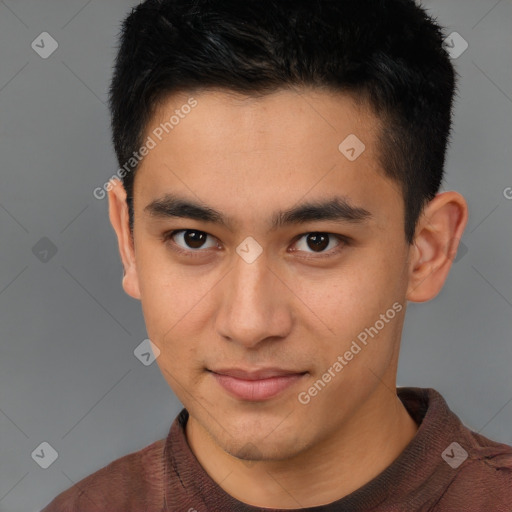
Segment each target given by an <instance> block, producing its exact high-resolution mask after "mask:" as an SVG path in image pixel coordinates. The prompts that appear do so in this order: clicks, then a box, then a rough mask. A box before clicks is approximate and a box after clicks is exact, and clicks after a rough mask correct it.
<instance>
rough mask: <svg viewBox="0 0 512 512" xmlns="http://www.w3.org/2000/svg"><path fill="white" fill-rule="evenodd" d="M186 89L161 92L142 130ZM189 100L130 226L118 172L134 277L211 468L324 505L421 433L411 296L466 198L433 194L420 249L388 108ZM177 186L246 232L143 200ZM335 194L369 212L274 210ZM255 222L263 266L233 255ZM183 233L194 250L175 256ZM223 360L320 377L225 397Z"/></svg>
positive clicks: (425, 279) (317, 96)
mask: <svg viewBox="0 0 512 512" xmlns="http://www.w3.org/2000/svg"><path fill="white" fill-rule="evenodd" d="M189 97H190V95H187V94H179V95H178V94H177V95H173V96H171V97H169V98H167V99H166V100H165V101H164V102H162V104H161V105H160V107H159V109H158V110H157V111H156V113H155V115H154V117H153V119H152V121H151V123H150V124H149V126H148V130H147V133H146V136H147V135H150V134H151V130H152V129H153V128H154V127H156V126H158V125H159V124H160V123H161V122H162V121H164V120H167V119H169V118H170V116H171V115H172V114H173V113H174V111H175V109H177V108H178V109H179V108H180V106H181V105H183V104H184V103H186V102H187V100H188V99H189ZM193 97H194V98H195V99H196V100H197V102H198V104H197V106H196V107H195V108H194V109H193V110H192V112H191V113H189V114H188V115H187V116H186V117H185V118H184V119H182V120H180V123H179V125H177V126H175V128H174V129H173V130H172V131H171V132H170V133H169V134H168V135H167V136H166V137H165V138H163V140H162V141H161V142H158V144H157V146H156V147H155V148H154V149H152V150H151V151H150V153H149V154H148V155H147V156H146V157H145V158H144V159H143V161H142V162H141V165H140V167H139V169H138V170H137V174H136V178H135V188H134V211H135V213H134V232H133V240H132V238H131V236H130V232H129V228H128V209H127V206H126V194H125V191H124V188H123V187H122V185H120V184H119V182H114V185H115V186H113V188H112V190H111V191H109V206H110V219H111V222H112V225H113V227H114V229H115V231H116V234H117V237H118V242H119V249H120V253H121V258H122V262H123V266H124V268H125V276H124V278H123V287H124V289H125V291H126V293H128V294H129V295H130V296H132V297H134V298H136V299H140V300H141V304H142V308H143V313H144V317H145V322H146V326H147V330H148V335H149V337H150V339H151V340H152V341H153V343H154V344H155V345H156V346H157V347H158V348H159V349H160V351H161V353H160V356H159V357H158V358H157V363H158V365H159V367H160V370H161V372H162V374H163V376H164V378H165V379H166V380H167V382H168V383H169V385H170V386H171V388H172V389H173V391H174V392H175V393H176V395H177V397H178V398H179V399H180V401H181V402H182V403H183V405H184V406H185V407H186V408H187V410H188V411H189V414H190V418H189V421H188V424H187V427H186V435H187V440H188V442H189V445H190V447H191V449H192V451H193V453H194V454H195V456H196V457H197V459H198V460H199V462H200V464H201V465H202V466H203V468H204V469H205V470H206V472H207V473H208V474H209V475H210V476H211V478H212V479H213V480H215V481H216V482H217V483H218V484H219V485H220V486H221V487H222V488H223V489H224V490H225V491H226V492H228V493H229V494H231V495H232V496H233V497H235V498H237V499H238V500H240V501H243V502H245V503H248V504H251V505H254V506H259V507H269V508H271V507H274V508H301V507H312V506H318V505H322V504H327V503H330V502H332V501H335V500H337V499H340V498H342V497H343V496H346V495H347V494H349V493H351V492H352V491H354V490H356V489H358V488H359V487H361V486H362V485H364V484H365V483H367V482H368V481H369V480H371V479H372V478H374V477H375V476H377V475H378V474H379V473H380V472H381V471H383V470H384V469H385V468H386V467H387V466H389V465H390V464H391V463H392V462H393V461H394V460H395V459H396V457H397V456H398V455H399V454H400V453H401V452H402V451H403V450H404V448H405V447H406V446H407V444H408V443H409V442H410V441H411V439H412V438H413V437H414V435H415V433H416V431H417V428H418V426H417V425H416V423H415V422H414V421H413V420H412V418H411V417H410V416H409V414H408V413H407V411H406V409H405V408H404V407H403V405H402V403H401V402H400V400H399V399H398V398H397V396H396V389H395V387H396V373H397V364H398V355H399V347H400V339H401V332H402V326H403V321H404V316H405V312H406V306H407V301H413V302H423V301H427V300H430V299H432V298H433V297H435V296H436V295H437V294H438V293H439V291H440V290H441V288H442V286H443V284H444V282H445V279H446V277H447V275H448V272H449V269H450V267H451V264H452V261H453V257H454V254H455V251H456V246H457V241H458V240H460V238H461V237H462V233H463V231H464V228H465V226H466V223H467V216H468V213H467V205H466V202H465V200H464V198H463V197H462V196H461V195H460V194H459V193H457V192H454V191H447V192H443V193H440V194H438V195H437V196H436V197H435V198H434V199H433V200H432V201H431V202H430V203H428V205H427V206H426V207H425V209H424V212H423V214H422V216H421V218H420V219H419V222H418V224H417V228H416V234H415V240H414V243H413V244H411V245H409V244H407V242H406V240H405V235H404V206H403V198H402V195H401V192H400V189H399V186H398V184H397V183H396V182H394V181H392V180H390V179H389V178H387V177H386V176H385V174H384V172H383V170H382V169H381V168H380V166H379V163H378V153H377V145H376V140H377V135H378V133H379V127H380V124H379V120H378V119H377V118H376V117H375V116H374V115H373V114H372V113H371V111H369V110H368V109H366V108H364V106H362V105H358V104H356V103H355V102H354V101H353V100H352V99H351V98H350V97H349V96H346V95H341V94H334V93H330V92H326V91H319V90H313V89H309V90H305V89H304V90H300V91H295V90H293V91H291V90H287V91H285V90H283V91H279V92H276V93H273V94H271V95H267V96H265V97H263V98H258V99H256V98H244V97H243V96H239V95H236V94H234V93H228V92H222V91H214V90H206V91H200V92H198V93H194V94H193ZM349 134H356V135H357V137H358V138H359V139H360V140H362V141H363V142H364V144H365V146H366V149H365V151H364V152H363V153H362V154H361V155H360V156H359V157H358V158H357V159H356V160H355V161H349V160H348V159H347V158H345V156H344V155H343V154H342V153H341V152H340V151H339V150H338V145H339V144H340V142H341V141H342V140H344V139H345V138H346V137H347V135H349ZM167 193H179V194H180V195H183V196H186V197H187V198H189V199H192V200H195V201H201V202H202V203H204V204H206V205H209V206H210V207H212V208H215V209H216V210H219V211H220V212H222V213H223V214H224V215H226V216H229V217H230V218H232V219H233V223H234V226H233V230H230V229H227V228H226V227H223V226H219V225H216V224H213V223H208V222H202V221H197V220H191V219H184V218H155V216H152V215H150V214H149V213H147V212H145V211H144V208H145V207H146V206H147V205H148V204H149V203H151V202H152V201H154V200H155V199H159V198H161V197H162V196H164V195H165V194H167ZM334 194H337V195H343V196H344V197H345V198H347V199H348V200H349V202H350V204H352V205H354V206H358V207H362V208H364V209H366V210H368V211H369V212H370V213H371V218H370V219H369V220H368V221H366V222H359V223H357V222H352V223H351V222H346V221H344V222H334V221H330V220H327V221H326V220H322V221H312V222H307V223H305V224H302V225H300V224H299V225H289V226H284V227H282V228H279V229H276V230H274V231H271V230H269V229H268V223H269V222H270V219H271V217H272V214H273V213H274V212H276V211H277V210H284V209H287V208H290V207H292V206H294V205H296V204H298V203H302V202H304V201H306V200H324V199H327V198H331V197H332V196H333V195H334ZM179 229H190V230H199V231H202V232H205V233H207V234H208V235H209V236H208V237H207V239H206V240H205V242H204V243H205V248H202V247H199V248H197V247H198V246H197V245H196V246H191V245H190V244H189V245H187V243H186V240H185V239H184V238H183V237H179V236H175V237H174V238H173V239H170V240H169V239H168V240H167V241H164V240H163V235H164V234H165V233H167V232H170V231H173V230H179ZM315 232H317V233H318V232H320V233H332V234H335V235H343V236H346V237H349V242H348V243H343V242H342V241H341V240H338V239H336V237H335V236H332V237H330V240H331V241H330V242H329V246H328V247H326V248H323V249H320V250H319V252H316V251H315V246H314V245H311V244H308V243H307V234H308V233H315ZM301 235H303V236H302V237H301ZM248 236H251V237H253V238H254V239H255V240H256V241H257V242H258V244H259V245H260V246H261V248H262V251H263V252H262V253H261V254H260V256H259V257H258V258H257V259H256V260H255V261H254V262H252V263H251V264H248V263H247V262H246V261H245V260H244V259H242V258H241V257H240V256H239V255H238V254H237V252H236V248H237V246H239V245H240V244H241V242H242V241H243V240H244V239H245V238H246V237H248ZM173 240H174V247H176V246H178V247H181V248H182V249H184V250H188V251H190V252H192V251H195V253H194V254H195V255H196V256H197V257H191V256H187V255H180V254H178V253H177V252H175V251H174V250H173V248H172V247H173ZM337 249H339V251H338V252H336V250H337ZM198 251H199V254H198ZM327 253H331V256H330V257H322V254H327ZM396 302H397V303H399V304H401V305H402V306H403V307H402V310H401V311H400V312H399V313H397V314H396V316H395V317H394V318H393V319H392V320H390V321H389V322H387V323H386V324H385V326H384V327H383V328H382V329H381V330H380V331H379V333H378V335H377V336H375V337H374V338H373V339H372V338H369V341H368V344H367V345H366V346H362V349H361V351H360V352H359V353H357V355H355V356H354V357H353V359H352V360H350V361H349V362H347V365H346V366H344V367H343V370H342V371H340V372H339V373H336V376H335V377H334V378H332V380H331V381H330V382H329V383H328V384H327V385H326V386H325V388H323V389H322V390H321V391H320V392H318V394H317V395H316V396H314V397H312V398H311V400H310V402H309V403H308V404H302V403H300V402H299V401H298V394H299V393H300V392H302V391H307V390H308V389H309V388H310V387H311V385H312V384H313V383H314V382H315V381H317V380H318V379H319V378H321V377H322V375H323V374H324V373H325V372H326V371H328V369H329V368H331V367H332V366H333V364H334V363H335V361H336V360H337V358H338V356H339V355H343V354H344V353H345V352H346V351H347V350H349V348H350V346H351V343H352V341H353V340H355V339H356V337H357V335H358V334H359V333H361V332H362V331H364V329H365V328H368V327H370V326H374V325H375V323H376V321H377V320H379V318H381V317H380V315H381V314H384V313H385V312H386V311H387V310H388V309H389V308H391V306H392V304H394V303H396ZM226 367H231V368H235V367H236V368H244V369H258V368H266V367H279V368H284V369H289V370H294V371H297V372H307V373H306V374H305V375H304V376H303V377H301V378H300V379H298V380H297V381H296V382H295V383H294V384H292V385H291V386H290V387H289V388H287V389H286V390H284V391H283V392H282V393H280V394H279V395H277V396H275V397H273V398H270V399H268V400H263V401H258V402H251V401H247V400H241V399H238V398H234V397H233V396H231V395H229V394H228V393H227V392H226V391H225V390H224V389H223V388H222V387H221V386H220V385H219V384H218V383H217V381H216V380H215V379H214V377H213V375H212V373H210V372H209V371H207V369H218V368H226Z"/></svg>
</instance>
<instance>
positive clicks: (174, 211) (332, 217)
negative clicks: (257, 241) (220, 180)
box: [144, 194, 372, 231]
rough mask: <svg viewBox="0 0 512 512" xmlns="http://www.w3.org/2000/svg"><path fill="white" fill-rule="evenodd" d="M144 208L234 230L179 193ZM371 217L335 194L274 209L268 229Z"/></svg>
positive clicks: (225, 219)
mask: <svg viewBox="0 0 512 512" xmlns="http://www.w3.org/2000/svg"><path fill="white" fill-rule="evenodd" d="M144 212H146V213H148V214H149V215H150V216H152V217H156V218H162V219H165V218H185V219H192V220H197V221H200V222H211V223H213V224H218V225H221V226H224V227H226V228H227V229H230V230H233V226H234V224H235V223H234V222H233V220H232V219H230V218H229V217H226V216H224V215H223V214H222V213H221V212H219V211H217V210H215V209H214V208H211V207H210V206H208V205H205V204H201V203H199V202H196V201H193V200H190V199H187V198H185V197H181V196H178V195H176V194H166V195H165V196H164V197H162V198H160V199H155V200H154V201H152V202H151V203H149V204H148V205H147V206H146V207H145V208H144ZM371 218H372V214H371V213H370V212H369V211H368V210H366V209H364V208H361V207H358V206H354V205H352V204H350V202H349V201H348V199H347V198H346V197H344V196H334V197H332V198H329V199H327V200H325V199H323V200H317V201H311V202H306V203H302V204H300V205H298V206H294V207H292V208H289V209H288V210H279V211H277V212H275V213H274V214H273V215H272V217H271V221H270V231H274V230H276V229H278V228H280V227H283V226H287V225H296V224H303V223H306V222H315V221H326V220H327V221H335V222H349V223H361V222H365V221H368V220H370V219H371Z"/></svg>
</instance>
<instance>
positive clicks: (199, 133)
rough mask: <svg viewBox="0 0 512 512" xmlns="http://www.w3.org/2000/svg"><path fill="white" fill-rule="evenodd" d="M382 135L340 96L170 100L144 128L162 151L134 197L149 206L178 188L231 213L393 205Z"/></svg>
mask: <svg viewBox="0 0 512 512" xmlns="http://www.w3.org/2000/svg"><path fill="white" fill-rule="evenodd" d="M187 105H194V106H193V107H192V108H189V107H188V106H187ZM379 129H380V123H379V120H378V119H377V118H375V116H373V115H372V113H371V112H370V111H369V109H367V108H365V107H364V106H362V105H360V104H358V103H357V102H356V101H355V100H354V99H353V98H352V97H351V96H348V95H342V94H339V93H337V94H334V93H328V92H324V91H317V90H298V89H297V90H286V91H284V90H283V91H278V92H276V93H272V94H269V95H266V96H263V97H258V98H254V97H247V96H242V95H239V94H235V93H231V92H225V91H210V90H207V91H201V92H196V93H193V94H186V93H180V94H176V95H172V96H170V97H168V98H167V99H166V100H165V101H163V102H162V103H161V104H160V105H159V108H158V109H157V110H156V112H155V115H154V116H153V118H152V120H151V121H150V123H149V124H148V127H147V129H146V133H145V140H146V138H148V137H149V138H152V139H153V140H154V142H155V147H154V148H153V149H152V150H151V151H150V152H149V154H148V155H147V156H145V157H144V159H143V161H142V162H141V164H140V167H139V169H138V171H137V173H136V190H138V193H139V194H140V195H141V197H144V201H145V202H146V203H147V202H148V201H150V200H151V201H154V200H155V199H158V198H160V197H161V196H162V195H164V194H165V193H171V192H172V191H175V190H177V189H179V190H181V191H182V192H185V193H186V195H188V196H189V197H193V196H196V199H197V198H200V199H201V202H202V203H203V204H209V205H211V206H212V207H215V208H216V209H217V210H224V211H226V213H227V214H229V211H228V210H230V209H232V212H231V213H235V210H237V209H238V212H239V211H240V210H239V209H240V208H242V209H243V208H244V206H245V208H246V209H247V208H250V207H253V209H254V208H257V209H258V211H259V212H262V211H263V210H265V208H266V206H267V205H270V204H273V205H274V206H276V205H278V206H279V207H280V208H281V209H284V208H286V207H289V206H291V204H292V203H295V202H297V201H299V200H300V199H301V198H304V199H312V200H317V199H319V198H320V197H322V196H325V195H327V194H329V195H331V196H332V194H333V192H337V193H339V194H340V195H343V196H344V197H347V198H348V200H349V201H350V202H351V203H353V204H358V205H361V206H362V207H365V205H370V204H373V205H374V206H373V207H375V204H377V207H378V205H379V203H384V202H385V201H386V200H388V201H391V202H392V203H394V204H396V200H397V194H398V196H400V191H399V187H398V185H397V184H396V183H395V182H394V181H391V180H390V179H389V178H387V177H386V176H385V175H384V172H383V170H382V169H381V168H380V165H379V159H378V147H377V139H378V134H379ZM136 195H137V193H136ZM306 196H307V197H306ZM208 198H212V200H208ZM400 198H401V197H399V198H398V199H400ZM141 206H142V207H144V206H145V205H141ZM366 209H367V210H369V209H370V208H366ZM233 216H235V215H233Z"/></svg>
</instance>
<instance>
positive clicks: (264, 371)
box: [210, 368, 306, 380]
mask: <svg viewBox="0 0 512 512" xmlns="http://www.w3.org/2000/svg"><path fill="white" fill-rule="evenodd" d="M210 371H211V372H213V373H217V374H219V375H227V376H228V377H234V378H235V379H243V380H261V379H270V378H272V377H286V376H290V375H301V374H303V373H306V372H300V371H296V370H284V369H282V368H260V369H258V370H242V369H241V368H220V369H218V370H210Z"/></svg>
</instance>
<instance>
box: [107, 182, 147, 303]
mask: <svg viewBox="0 0 512 512" xmlns="http://www.w3.org/2000/svg"><path fill="white" fill-rule="evenodd" d="M110 183H111V186H110V187H109V190H108V204H109V217H110V222H111V224H112V227H113V228H114V231H115V232H116V236H117V242H118V246H119V254H120V256H121V263H122V265H123V280H122V285H123V289H124V291H125V292H126V293H127V294H128V295H130V296H131V297H133V298H134V299H140V287H139V278H138V274H137V266H136V264H135V248H134V244H133V238H132V234H131V232H130V227H129V214H128V205H127V203H126V191H125V189H124V187H123V185H122V183H121V182H120V181H119V180H111V182H110Z"/></svg>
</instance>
